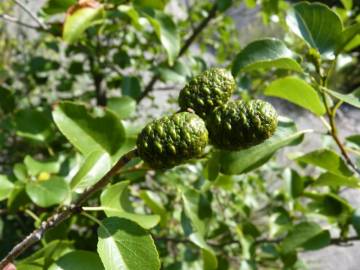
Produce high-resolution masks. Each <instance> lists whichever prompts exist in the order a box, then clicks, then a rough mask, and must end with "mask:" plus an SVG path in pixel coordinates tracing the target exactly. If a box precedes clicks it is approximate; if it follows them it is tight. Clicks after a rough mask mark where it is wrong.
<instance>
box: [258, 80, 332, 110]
mask: <svg viewBox="0 0 360 270" xmlns="http://www.w3.org/2000/svg"><path fill="white" fill-rule="evenodd" d="M265 95H267V96H274V97H279V98H283V99H286V100H288V101H290V102H292V103H294V104H296V105H299V106H301V107H303V108H305V109H307V110H309V111H311V112H313V113H314V114H316V115H319V116H321V115H323V114H324V113H325V106H324V104H323V102H322V101H321V99H320V97H319V95H318V93H317V92H316V91H315V89H314V88H312V87H311V86H310V85H309V84H308V83H307V82H305V81H303V80H302V79H300V78H297V77H294V76H289V77H285V78H281V79H277V80H275V81H273V82H271V83H270V85H269V86H268V87H267V88H266V89H265Z"/></svg>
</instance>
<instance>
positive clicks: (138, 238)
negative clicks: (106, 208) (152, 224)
mask: <svg viewBox="0 0 360 270" xmlns="http://www.w3.org/2000/svg"><path fill="white" fill-rule="evenodd" d="M98 237H99V242H98V253H99V255H100V258H101V260H102V262H103V264H104V266H105V269H106V270H159V269H160V260H159V255H158V253H157V250H156V247H155V244H154V241H153V239H152V238H151V235H150V233H148V232H147V231H145V230H144V229H143V228H142V227H140V226H139V225H137V224H136V223H134V222H132V221H130V220H127V219H124V218H118V217H111V218H107V219H105V220H103V221H102V224H101V226H100V227H99V229H98Z"/></svg>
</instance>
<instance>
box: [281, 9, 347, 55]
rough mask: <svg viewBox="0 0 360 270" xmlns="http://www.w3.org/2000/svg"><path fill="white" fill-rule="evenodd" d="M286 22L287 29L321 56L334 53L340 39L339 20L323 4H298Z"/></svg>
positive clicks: (341, 27) (340, 25)
mask: <svg viewBox="0 0 360 270" xmlns="http://www.w3.org/2000/svg"><path fill="white" fill-rule="evenodd" d="M286 22H287V24H288V26H289V29H291V30H292V31H293V32H294V33H295V34H296V35H298V36H299V37H300V38H302V39H303V40H304V41H305V42H306V43H307V44H309V45H310V46H311V47H313V48H315V49H317V50H318V51H319V52H320V54H322V55H327V54H331V53H334V52H335V50H336V48H337V44H338V41H339V40H340V39H341V34H342V29H343V26H342V22H341V19H340V17H339V16H338V15H337V14H336V13H335V12H334V11H332V10H331V9H330V8H329V7H327V6H326V5H324V4H320V3H308V2H301V3H298V4H296V5H294V6H293V8H292V9H291V10H290V11H289V12H288V14H287V17H286Z"/></svg>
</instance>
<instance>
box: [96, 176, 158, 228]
mask: <svg viewBox="0 0 360 270" xmlns="http://www.w3.org/2000/svg"><path fill="white" fill-rule="evenodd" d="M129 183H130V182H129V181H123V182H120V183H117V184H114V185H112V186H109V187H108V188H106V189H105V190H104V192H103V193H102V194H101V197H100V200H101V207H102V208H103V209H104V211H105V214H106V216H108V217H111V216H116V217H121V218H126V219H129V220H132V221H134V222H136V223H137V224H139V225H140V226H142V227H143V228H145V229H150V228H152V227H154V226H156V225H157V224H158V223H159V222H160V216H158V215H144V214H136V213H135V212H134V209H133V206H132V204H131V202H130V200H129V196H130V193H129V189H128V185H129Z"/></svg>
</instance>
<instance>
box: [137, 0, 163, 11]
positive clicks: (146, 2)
mask: <svg viewBox="0 0 360 270" xmlns="http://www.w3.org/2000/svg"><path fill="white" fill-rule="evenodd" d="M168 2H169V1H168V0H157V1H153V0H134V5H136V6H139V7H148V8H155V9H160V10H163V9H164V8H165V6H166V4H167V3H168Z"/></svg>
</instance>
